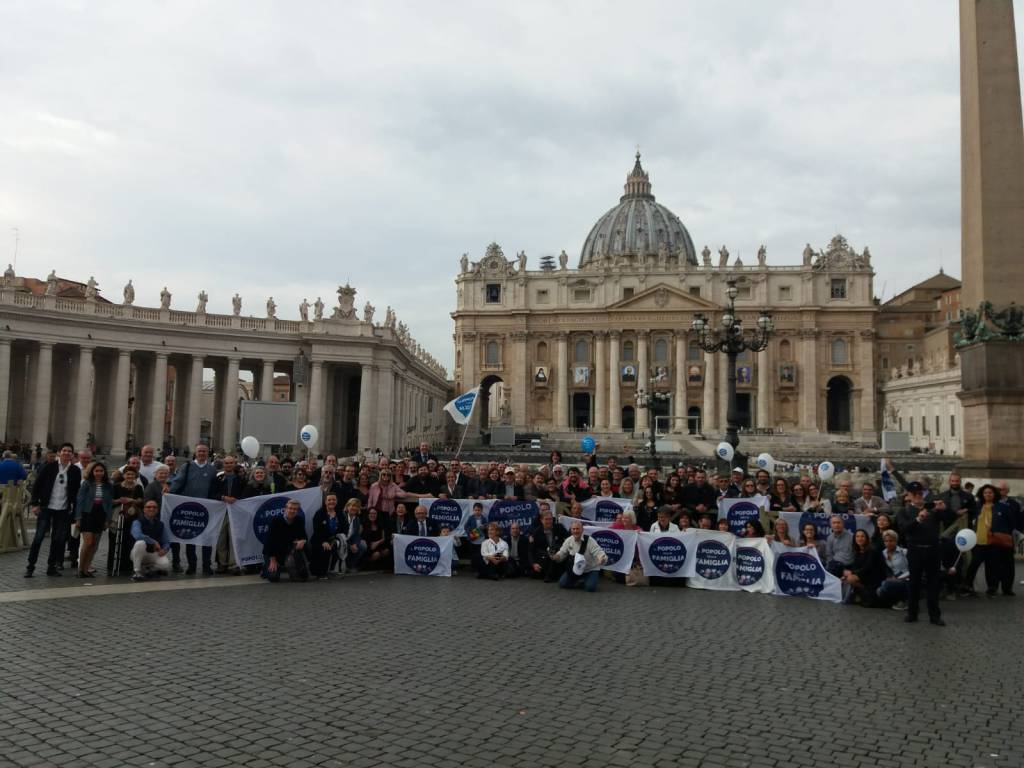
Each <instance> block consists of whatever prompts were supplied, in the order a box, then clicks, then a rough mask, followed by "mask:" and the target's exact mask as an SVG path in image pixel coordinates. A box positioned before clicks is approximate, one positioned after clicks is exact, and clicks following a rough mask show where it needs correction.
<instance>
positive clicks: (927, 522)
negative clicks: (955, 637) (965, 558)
mask: <svg viewBox="0 0 1024 768" xmlns="http://www.w3.org/2000/svg"><path fill="white" fill-rule="evenodd" d="M905 489H906V492H907V495H906V498H905V501H904V503H903V505H902V506H901V507H900V508H899V510H898V511H897V517H899V518H900V519H902V520H906V521H907V522H906V523H905V525H904V526H903V529H902V530H901V534H902V536H903V539H904V541H905V542H906V545H907V564H908V566H909V568H910V598H909V600H908V601H907V602H908V605H907V616H906V621H908V622H914V621H917V610H918V602H919V601H920V598H921V583H922V582H924V588H925V597H926V602H927V604H928V618H929V619H930V620H931V622H932V624H935V625H936V626H939V627H944V626H945V625H946V622H944V621H943V620H942V614H941V611H940V610H939V587H940V585H941V575H940V573H939V568H940V567H941V565H942V563H941V553H940V549H939V532H940V531H941V530H942V528H943V526H944V525H947V524H948V523H949V522H951V521H952V519H953V517H954V515H951V514H950V513H949V512H948V511H947V510H946V505H945V504H944V503H943V502H942V501H934V502H932V501H929V502H925V500H924V486H923V485H921V483H918V482H911V483H907V484H906V486H905Z"/></svg>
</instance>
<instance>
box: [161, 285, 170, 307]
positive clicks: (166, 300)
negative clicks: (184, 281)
mask: <svg viewBox="0 0 1024 768" xmlns="http://www.w3.org/2000/svg"><path fill="white" fill-rule="evenodd" d="M170 308H171V292H170V291H168V290H167V286H166V285H165V286H164V289H163V290H162V291H160V309H170Z"/></svg>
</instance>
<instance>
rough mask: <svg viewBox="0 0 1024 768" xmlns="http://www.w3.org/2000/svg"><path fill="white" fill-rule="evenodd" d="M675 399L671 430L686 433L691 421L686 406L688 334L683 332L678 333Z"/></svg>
mask: <svg viewBox="0 0 1024 768" xmlns="http://www.w3.org/2000/svg"><path fill="white" fill-rule="evenodd" d="M673 400H674V401H675V417H676V418H675V420H674V421H673V423H672V429H670V430H669V431H670V432H679V433H681V434H684V435H685V434H686V433H687V432H688V431H689V430H688V429H687V427H688V425H689V421H688V420H687V407H686V334H685V333H682V332H679V333H676V391H675V396H674V397H673Z"/></svg>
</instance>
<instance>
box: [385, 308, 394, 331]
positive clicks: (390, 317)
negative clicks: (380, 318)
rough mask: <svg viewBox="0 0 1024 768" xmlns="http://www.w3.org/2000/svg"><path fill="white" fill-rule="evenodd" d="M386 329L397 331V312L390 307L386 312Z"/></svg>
mask: <svg viewBox="0 0 1024 768" xmlns="http://www.w3.org/2000/svg"><path fill="white" fill-rule="evenodd" d="M384 327H385V328H390V329H391V330H392V331H393V330H395V310H393V309H392V308H391V307H390V306H389V307H388V308H387V311H385V312H384Z"/></svg>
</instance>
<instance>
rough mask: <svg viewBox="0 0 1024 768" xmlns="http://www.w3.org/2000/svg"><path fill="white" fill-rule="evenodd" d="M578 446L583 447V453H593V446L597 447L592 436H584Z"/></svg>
mask: <svg viewBox="0 0 1024 768" xmlns="http://www.w3.org/2000/svg"><path fill="white" fill-rule="evenodd" d="M580 447H581V448H583V452H584V453H593V452H594V448H596V447H597V443H596V442H595V441H594V438H592V437H584V438H583V442H582V443H580Z"/></svg>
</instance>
